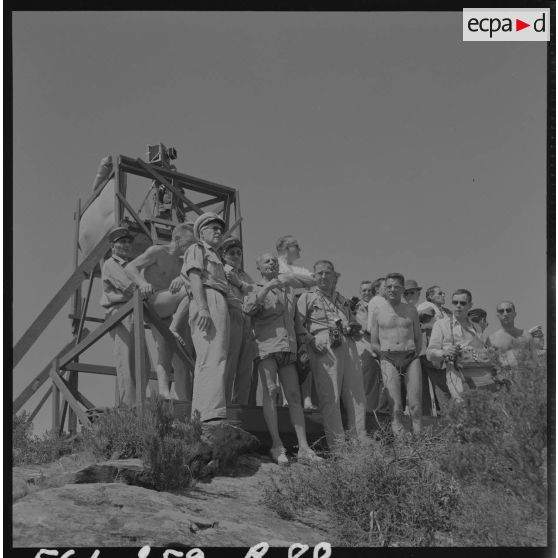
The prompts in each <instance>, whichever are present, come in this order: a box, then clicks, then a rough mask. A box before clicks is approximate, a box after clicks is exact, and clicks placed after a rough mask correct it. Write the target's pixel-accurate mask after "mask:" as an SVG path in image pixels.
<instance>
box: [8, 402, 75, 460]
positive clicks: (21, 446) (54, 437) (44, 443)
mask: <svg viewBox="0 0 558 558" xmlns="http://www.w3.org/2000/svg"><path fill="white" fill-rule="evenodd" d="M12 449H13V452H12V465H28V464H31V463H33V464H41V463H50V462H51V461H56V460H57V459H58V458H60V457H62V456H63V455H66V454H69V453H71V452H72V451H73V450H74V449H75V445H74V442H73V440H71V439H68V438H67V437H65V436H60V435H59V434H58V432H56V431H55V430H49V431H48V432H45V433H44V434H41V435H36V434H33V422H32V421H31V417H30V415H29V414H28V413H27V412H26V411H23V412H22V413H20V414H19V415H13V419H12Z"/></svg>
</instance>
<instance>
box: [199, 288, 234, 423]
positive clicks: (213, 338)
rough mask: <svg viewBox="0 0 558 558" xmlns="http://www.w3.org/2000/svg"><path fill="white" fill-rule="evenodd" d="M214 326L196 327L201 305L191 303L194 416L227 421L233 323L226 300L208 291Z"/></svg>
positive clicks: (214, 291) (220, 295)
mask: <svg viewBox="0 0 558 558" xmlns="http://www.w3.org/2000/svg"><path fill="white" fill-rule="evenodd" d="M205 296H206V298H207V306H208V309H209V315H210V316H211V321H212V324H211V326H210V327H209V329H208V330H207V331H205V332H204V331H201V329H200V328H199V326H198V325H197V323H196V320H197V317H198V305H197V304H196V301H195V300H192V301H191V302H190V330H191V332H192V341H193V343H194V348H195V350H196V367H195V369H194V389H193V394H192V413H193V412H194V411H196V410H197V411H199V413H200V415H201V420H202V421H205V420H210V419H216V418H223V419H224V418H227V404H226V397H225V389H226V388H225V370H226V365H227V353H228V350H229V330H230V319H229V310H228V308H227V301H226V300H225V297H224V296H223V295H222V294H221V293H220V292H219V291H216V290H214V289H208V288H206V289H205Z"/></svg>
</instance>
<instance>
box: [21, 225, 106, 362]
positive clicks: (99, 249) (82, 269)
mask: <svg viewBox="0 0 558 558" xmlns="http://www.w3.org/2000/svg"><path fill="white" fill-rule="evenodd" d="M109 234H110V233H107V234H106V235H105V236H104V237H103V238H102V239H101V240H100V241H99V243H98V244H97V246H95V248H94V249H93V250H92V252H91V253H90V254H89V255H88V256H87V257H86V258H85V259H84V260H83V262H82V263H81V264H80V265H79V266H78V268H77V269H76V270H75V271H74V272H73V273H72V275H71V276H70V278H69V279H68V280H67V281H66V282H65V283H64V285H63V286H62V288H61V289H60V290H59V291H58V292H57V293H56V294H55V295H54V297H53V298H52V299H51V301H50V302H49V303H48V304H47V305H46V307H45V309H44V310H43V311H42V312H41V313H40V314H39V315H38V317H37V318H36V319H35V321H34V322H33V323H32V324H31V325H30V326H29V327H28V328H27V331H26V332H25V333H24V334H23V335H22V337H21V339H20V340H19V341H18V342H17V343H16V345H15V347H14V352H13V365H12V366H13V368H15V367H16V366H17V364H18V363H19V361H20V360H21V359H22V358H23V357H24V356H25V354H26V353H27V351H28V350H29V349H30V348H31V346H32V345H33V343H35V341H36V340H37V339H38V338H39V336H40V335H41V333H42V332H43V331H44V330H45V328H46V327H47V325H48V324H49V323H50V322H51V321H52V319H53V318H54V317H55V316H56V315H57V314H58V312H60V310H61V309H62V307H63V306H64V304H66V302H67V300H68V299H69V298H70V296H72V293H73V292H74V291H75V290H76V288H77V287H78V286H79V285H81V282H82V281H83V280H84V278H85V274H86V273H90V272H91V271H92V270H93V268H94V267H95V266H96V265H97V263H98V262H99V260H100V259H101V258H102V257H103V256H104V255H105V254H106V252H107V251H108V250H109V248H110V243H109Z"/></svg>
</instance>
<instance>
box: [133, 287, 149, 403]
mask: <svg viewBox="0 0 558 558" xmlns="http://www.w3.org/2000/svg"><path fill="white" fill-rule="evenodd" d="M133 303H134V349H135V355H134V359H135V373H136V408H137V410H138V412H139V413H141V411H142V410H143V403H144V398H145V387H146V384H147V382H146V380H145V379H146V378H147V370H145V329H144V327H143V300H142V296H141V293H140V291H139V289H136V290H135V291H134V297H133Z"/></svg>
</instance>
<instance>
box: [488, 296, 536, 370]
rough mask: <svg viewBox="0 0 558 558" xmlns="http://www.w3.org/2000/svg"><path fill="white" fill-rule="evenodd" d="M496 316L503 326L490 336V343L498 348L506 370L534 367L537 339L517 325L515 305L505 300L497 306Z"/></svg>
mask: <svg viewBox="0 0 558 558" xmlns="http://www.w3.org/2000/svg"><path fill="white" fill-rule="evenodd" d="M496 316H497V317H498V320H499V321H500V324H501V326H502V327H501V328H500V329H499V330H498V331H495V332H494V333H493V334H492V335H490V336H489V338H488V343H489V344H490V345H491V346H492V347H494V348H495V349H497V350H498V360H499V361H500V364H502V366H503V368H504V371H505V370H508V371H511V370H518V369H525V368H532V367H533V366H534V365H535V363H536V362H537V349H536V347H535V341H534V339H533V337H532V336H531V334H530V333H529V332H528V331H527V330H526V329H520V328H518V327H516V325H515V318H516V316H517V313H516V311H515V305H514V303H513V302H510V301H509V300H504V301H502V302H500V303H499V304H498V305H497V306H496Z"/></svg>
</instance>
